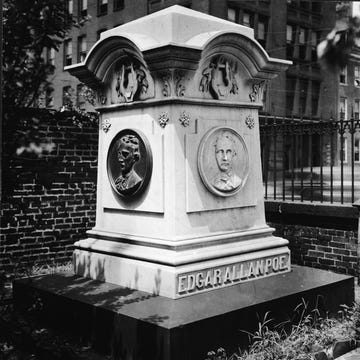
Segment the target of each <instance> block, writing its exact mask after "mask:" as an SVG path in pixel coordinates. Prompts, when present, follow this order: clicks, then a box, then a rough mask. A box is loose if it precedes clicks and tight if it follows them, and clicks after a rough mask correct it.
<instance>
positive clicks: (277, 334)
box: [232, 301, 360, 360]
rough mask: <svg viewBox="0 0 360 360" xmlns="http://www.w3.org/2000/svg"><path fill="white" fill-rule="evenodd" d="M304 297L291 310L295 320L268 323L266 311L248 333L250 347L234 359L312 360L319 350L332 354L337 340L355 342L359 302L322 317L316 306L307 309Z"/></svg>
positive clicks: (359, 334) (358, 337) (358, 331)
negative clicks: (295, 321)
mask: <svg viewBox="0 0 360 360" xmlns="http://www.w3.org/2000/svg"><path fill="white" fill-rule="evenodd" d="M308 312H309V311H308V304H307V303H305V302H304V301H303V302H302V303H301V304H300V305H299V306H298V307H297V308H296V309H295V310H294V313H296V315H300V320H299V321H298V322H297V323H292V321H291V320H290V321H287V322H286V323H282V324H280V325H278V326H274V327H271V324H272V323H273V319H271V318H270V313H266V314H265V316H264V318H263V319H262V321H260V322H259V324H258V329H257V330H256V331H255V332H254V333H248V336H249V340H250V347H249V348H248V349H247V350H246V351H243V352H241V351H240V352H239V354H234V355H233V356H232V358H233V359H237V360H311V359H313V354H314V353H316V352H319V351H322V350H325V353H326V352H327V353H329V354H331V352H332V346H333V345H334V343H335V342H336V341H338V340H347V341H351V342H353V343H354V344H356V342H357V341H359V340H360V303H358V302H355V303H354V305H353V306H352V307H347V306H343V307H342V310H341V311H340V312H339V314H338V317H336V318H328V317H326V318H322V317H321V316H320V314H319V312H318V310H317V309H315V310H312V311H311V312H310V313H308Z"/></svg>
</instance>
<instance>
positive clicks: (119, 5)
mask: <svg viewBox="0 0 360 360" xmlns="http://www.w3.org/2000/svg"><path fill="white" fill-rule="evenodd" d="M123 8H124V0H114V11H119V10H122V9H123Z"/></svg>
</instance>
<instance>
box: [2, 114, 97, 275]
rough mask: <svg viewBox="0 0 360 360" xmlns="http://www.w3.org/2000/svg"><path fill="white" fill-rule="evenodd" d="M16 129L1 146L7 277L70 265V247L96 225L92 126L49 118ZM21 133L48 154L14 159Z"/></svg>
mask: <svg viewBox="0 0 360 360" xmlns="http://www.w3.org/2000/svg"><path fill="white" fill-rule="evenodd" d="M13 127H14V126H13ZM16 127H17V128H16V129H12V130H11V131H8V132H7V133H6V132H5V135H6V137H5V136H4V137H5V139H4V142H3V159H4V160H3V164H2V169H3V171H2V199H1V224H0V271H5V272H7V273H8V274H11V273H14V272H17V271H21V270H23V269H24V268H29V266H32V265H41V264H44V263H47V264H51V263H64V262H67V261H69V260H70V259H71V256H72V251H73V243H74V242H75V241H76V240H78V239H81V238H84V236H85V231H86V230H88V229H90V228H91V227H93V226H94V221H95V201H96V168H97V137H98V130H97V125H95V124H90V123H89V124H87V125H86V126H83V127H82V128H81V127H79V126H78V125H74V124H73V119H72V118H70V117H65V116H64V117H62V118H55V117H54V116H52V115H51V114H48V115H47V116H44V115H42V117H41V120H40V121H33V118H31V117H29V121H19V122H16ZM21 132H26V133H27V134H28V136H29V138H30V139H31V138H32V137H34V139H37V140H39V139H40V140H41V141H42V139H45V138H47V139H48V140H49V141H50V142H53V144H54V148H53V150H52V151H51V152H50V153H49V154H48V155H44V154H42V156H40V157H39V156H36V155H35V154H34V153H27V152H24V153H22V154H21V155H20V156H14V150H15V149H16V148H18V147H19V142H20V143H21V141H23V139H21V138H20V140H19V136H18V134H19V133H21ZM12 134H15V135H14V136H12ZM35 142H36V141H35Z"/></svg>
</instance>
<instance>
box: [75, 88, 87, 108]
mask: <svg viewBox="0 0 360 360" xmlns="http://www.w3.org/2000/svg"><path fill="white" fill-rule="evenodd" d="M83 91H84V85H83V84H79V85H77V87H76V106H77V107H78V108H79V109H81V110H84V109H85V99H84V95H83Z"/></svg>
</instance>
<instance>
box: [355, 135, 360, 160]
mask: <svg viewBox="0 0 360 360" xmlns="http://www.w3.org/2000/svg"><path fill="white" fill-rule="evenodd" d="M354 161H355V162H360V138H359V137H356V138H355V142H354Z"/></svg>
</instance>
